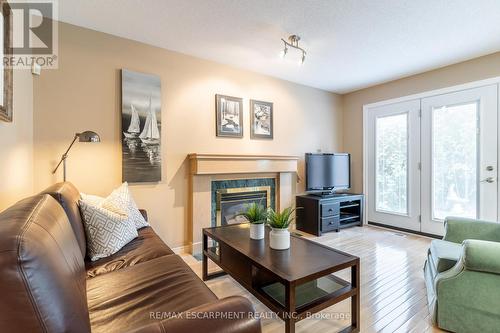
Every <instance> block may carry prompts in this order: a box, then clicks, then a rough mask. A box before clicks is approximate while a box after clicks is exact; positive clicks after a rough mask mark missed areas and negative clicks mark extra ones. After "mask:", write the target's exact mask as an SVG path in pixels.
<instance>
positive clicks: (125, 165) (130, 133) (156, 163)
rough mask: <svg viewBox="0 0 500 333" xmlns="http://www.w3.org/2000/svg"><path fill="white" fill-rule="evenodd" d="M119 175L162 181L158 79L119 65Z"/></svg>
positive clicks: (133, 180) (141, 180)
mask: <svg viewBox="0 0 500 333" xmlns="http://www.w3.org/2000/svg"><path fill="white" fill-rule="evenodd" d="M121 72H122V73H121V74H122V75H121V76H122V179H123V181H127V182H129V183H151V182H159V181H161V82H160V77H159V76H156V75H152V74H144V73H139V72H134V71H130V70H127V69H122V71H121Z"/></svg>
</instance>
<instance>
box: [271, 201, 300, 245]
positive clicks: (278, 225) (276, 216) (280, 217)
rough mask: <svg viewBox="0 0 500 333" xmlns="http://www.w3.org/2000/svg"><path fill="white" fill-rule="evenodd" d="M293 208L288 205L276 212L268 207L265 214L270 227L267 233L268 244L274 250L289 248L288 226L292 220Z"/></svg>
mask: <svg viewBox="0 0 500 333" xmlns="http://www.w3.org/2000/svg"><path fill="white" fill-rule="evenodd" d="M293 212H295V209H293V208H292V207H288V208H285V209H283V211H282V212H281V213H280V212H276V211H275V210H274V209H272V208H270V209H269V211H268V215H267V223H268V224H269V226H270V227H271V228H272V230H271V232H270V233H269V246H270V247H271V248H272V249H274V250H286V249H289V248H290V232H289V231H288V227H289V226H290V224H291V223H292V221H293V219H294V218H293V217H292V214H293Z"/></svg>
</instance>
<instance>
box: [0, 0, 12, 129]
mask: <svg viewBox="0 0 500 333" xmlns="http://www.w3.org/2000/svg"><path fill="white" fill-rule="evenodd" d="M0 12H1V14H2V16H3V25H2V26H0V39H1V42H0V43H1V45H2V47H1V48H0V50H1V51H0V52H1V54H0V58H1V59H2V60H3V59H4V57H5V56H6V55H9V53H10V49H11V48H10V44H11V40H12V15H11V9H10V6H9V3H8V2H7V1H6V0H0ZM0 120H3V121H7V122H11V121H12V67H6V66H5V65H2V64H0Z"/></svg>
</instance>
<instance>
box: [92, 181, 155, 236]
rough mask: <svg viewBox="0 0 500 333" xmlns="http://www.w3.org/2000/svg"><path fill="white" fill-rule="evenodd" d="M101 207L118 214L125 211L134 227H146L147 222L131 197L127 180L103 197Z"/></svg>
mask: <svg viewBox="0 0 500 333" xmlns="http://www.w3.org/2000/svg"><path fill="white" fill-rule="evenodd" d="M102 207H103V208H106V209H108V210H111V211H113V212H116V213H118V214H120V213H121V212H125V214H127V215H128V218H129V219H130V220H132V221H133V223H134V224H135V227H136V229H140V228H144V227H148V226H149V223H148V222H147V221H146V219H144V216H142V214H141V212H140V211H139V208H137V205H136V203H135V201H134V199H133V198H132V194H131V193H130V190H129V188H128V184H127V182H125V183H123V184H122V185H121V186H120V187H118V188H117V189H115V190H114V191H113V192H111V194H110V195H109V196H108V197H107V198H106V199H104V201H103V202H102Z"/></svg>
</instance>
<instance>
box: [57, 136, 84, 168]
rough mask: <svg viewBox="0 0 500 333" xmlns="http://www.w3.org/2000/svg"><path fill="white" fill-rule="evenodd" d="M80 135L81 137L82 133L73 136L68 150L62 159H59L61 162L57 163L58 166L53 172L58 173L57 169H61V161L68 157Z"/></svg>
mask: <svg viewBox="0 0 500 333" xmlns="http://www.w3.org/2000/svg"><path fill="white" fill-rule="evenodd" d="M79 137H80V133H76V134H75V137H74V138H73V141H71V143H70V145H69V147H68V149H66V152H65V153H64V154H62V156H61V160H60V161H59V163H57V166H56V168H55V169H54V171H52V174H54V173H56V171H57V169H59V166H60V165H61V163H62V162H63V161H64V160H65V159H66V158H67V157H68V153H69V151H70V149H71V148H72V147H73V145H74V144H75V141H76V139H78V138H79Z"/></svg>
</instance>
